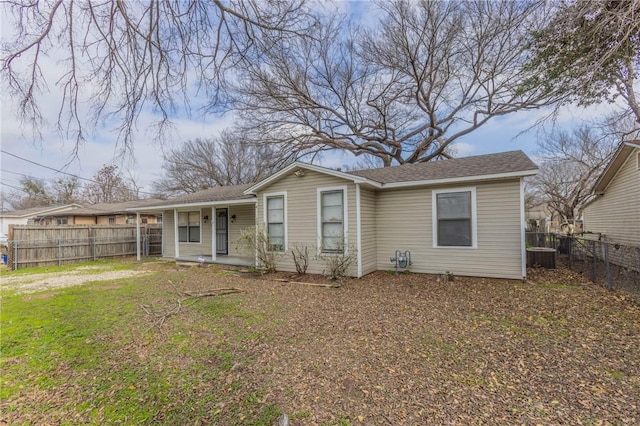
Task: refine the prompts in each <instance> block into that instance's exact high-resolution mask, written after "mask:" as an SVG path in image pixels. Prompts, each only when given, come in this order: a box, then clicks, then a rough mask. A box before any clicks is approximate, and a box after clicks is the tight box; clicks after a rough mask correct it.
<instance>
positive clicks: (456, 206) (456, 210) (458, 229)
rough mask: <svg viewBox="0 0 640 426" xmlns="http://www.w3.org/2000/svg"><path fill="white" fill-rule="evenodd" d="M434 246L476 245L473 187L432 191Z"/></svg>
mask: <svg viewBox="0 0 640 426" xmlns="http://www.w3.org/2000/svg"><path fill="white" fill-rule="evenodd" d="M433 209H434V215H433V226H434V246H436V247H476V245H477V242H476V224H475V188H469V189H460V190H437V191H433Z"/></svg>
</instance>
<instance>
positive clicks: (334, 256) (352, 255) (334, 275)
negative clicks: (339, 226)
mask: <svg viewBox="0 0 640 426" xmlns="http://www.w3.org/2000/svg"><path fill="white" fill-rule="evenodd" d="M357 257H358V254H357V250H356V248H355V247H354V246H349V247H347V248H346V249H345V248H344V247H343V248H341V249H340V250H336V251H335V252H330V253H327V252H322V251H319V252H318V254H317V255H316V260H318V261H320V262H322V263H323V264H324V266H325V267H324V269H323V270H322V275H324V276H326V277H327V278H329V279H331V280H337V279H340V278H342V277H344V276H346V275H347V273H348V271H349V268H351V266H352V265H354V264H355V263H356V261H357Z"/></svg>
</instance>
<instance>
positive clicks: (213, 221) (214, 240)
mask: <svg viewBox="0 0 640 426" xmlns="http://www.w3.org/2000/svg"><path fill="white" fill-rule="evenodd" d="M217 222H218V221H217V220H216V207H215V206H213V207H211V260H213V261H214V262H215V261H216V258H217V254H218V253H216V252H217V251H218V250H217V248H218V244H217V241H218V233H217V231H218V230H217V229H216V226H217V225H218V223H217Z"/></svg>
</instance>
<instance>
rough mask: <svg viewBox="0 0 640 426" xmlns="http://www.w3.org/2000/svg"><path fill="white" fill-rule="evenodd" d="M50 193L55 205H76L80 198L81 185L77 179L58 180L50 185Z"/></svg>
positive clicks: (69, 177)
mask: <svg viewBox="0 0 640 426" xmlns="http://www.w3.org/2000/svg"><path fill="white" fill-rule="evenodd" d="M51 192H52V194H53V197H55V200H56V203H57V204H71V203H78V202H80V200H81V196H82V195H81V192H82V184H81V183H80V182H79V181H78V178H77V177H71V176H68V177H64V178H58V179H55V180H54V181H53V183H52V184H51Z"/></svg>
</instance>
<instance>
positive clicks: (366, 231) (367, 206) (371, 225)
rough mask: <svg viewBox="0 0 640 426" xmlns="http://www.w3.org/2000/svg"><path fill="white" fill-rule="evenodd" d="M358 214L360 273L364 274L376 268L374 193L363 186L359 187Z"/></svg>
mask: <svg viewBox="0 0 640 426" xmlns="http://www.w3.org/2000/svg"><path fill="white" fill-rule="evenodd" d="M360 216H361V223H360V230H361V232H362V236H361V238H360V240H361V243H362V248H361V249H362V257H361V258H362V274H363V275H366V274H368V273H371V272H373V271H375V270H376V269H377V258H376V193H375V192H374V191H372V190H369V189H365V188H363V187H361V188H360Z"/></svg>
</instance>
